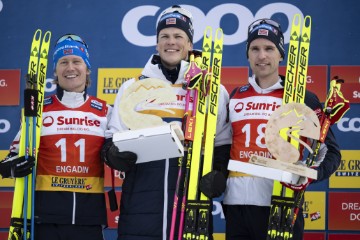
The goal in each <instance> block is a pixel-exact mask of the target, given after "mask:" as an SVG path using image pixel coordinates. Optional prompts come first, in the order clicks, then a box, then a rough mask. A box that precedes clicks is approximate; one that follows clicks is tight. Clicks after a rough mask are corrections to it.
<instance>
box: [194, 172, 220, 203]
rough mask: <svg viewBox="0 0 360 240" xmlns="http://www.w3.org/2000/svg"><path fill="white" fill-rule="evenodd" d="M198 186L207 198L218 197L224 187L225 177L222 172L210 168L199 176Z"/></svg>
mask: <svg viewBox="0 0 360 240" xmlns="http://www.w3.org/2000/svg"><path fill="white" fill-rule="evenodd" d="M199 188H200V191H201V192H202V193H203V194H205V196H207V197H208V198H215V197H220V196H221V194H222V193H223V192H224V191H225V188H226V178H225V176H224V174H223V173H222V172H220V171H217V170H212V171H211V172H209V173H207V174H205V175H204V176H203V177H202V178H201V180H200V185H199Z"/></svg>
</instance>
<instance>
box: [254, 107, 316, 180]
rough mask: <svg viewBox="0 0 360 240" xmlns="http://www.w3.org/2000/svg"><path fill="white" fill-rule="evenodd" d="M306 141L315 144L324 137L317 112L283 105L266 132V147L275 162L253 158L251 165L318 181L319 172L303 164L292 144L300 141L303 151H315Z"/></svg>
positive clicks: (274, 113)
mask: <svg viewBox="0 0 360 240" xmlns="http://www.w3.org/2000/svg"><path fill="white" fill-rule="evenodd" d="M281 131H285V132H284V134H280V133H281ZM282 136H286V139H284V138H283V137H282ZM304 137H305V138H311V139H314V140H318V139H319V137H320V122H319V119H318V117H317V116H316V114H315V112H314V111H313V110H312V109H310V108H309V107H307V106H306V105H305V104H300V103H288V104H285V105H282V106H280V107H279V108H278V109H276V110H275V111H274V112H273V114H272V115H271V116H270V118H269V121H268V123H267V125H266V130H265V143H266V146H267V148H268V150H269V152H270V153H271V154H272V155H273V157H274V159H272V158H266V157H262V156H256V155H252V156H251V157H250V160H249V162H250V163H254V164H258V165H261V166H265V167H271V168H275V169H280V170H284V171H287V172H290V173H294V174H297V175H300V176H305V177H310V178H312V179H317V172H316V170H314V169H311V168H308V167H306V166H304V165H303V164H301V161H299V160H300V159H299V158H300V152H299V149H297V148H296V147H294V146H293V145H292V144H291V141H297V142H299V143H300V145H301V146H302V147H300V149H302V148H306V149H307V150H308V151H309V152H310V153H312V152H313V150H312V149H311V147H310V146H309V145H308V144H307V143H306V142H304V141H303V140H302V139H303V138H304Z"/></svg>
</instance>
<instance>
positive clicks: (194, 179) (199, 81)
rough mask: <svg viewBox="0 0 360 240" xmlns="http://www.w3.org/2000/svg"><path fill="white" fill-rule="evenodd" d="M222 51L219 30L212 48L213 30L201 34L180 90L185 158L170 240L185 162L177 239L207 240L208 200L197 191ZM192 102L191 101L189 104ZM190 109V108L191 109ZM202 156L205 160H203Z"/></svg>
mask: <svg viewBox="0 0 360 240" xmlns="http://www.w3.org/2000/svg"><path fill="white" fill-rule="evenodd" d="M222 51H223V32H222V29H220V28H218V29H217V30H216V34H215V39H214V47H213V40H212V28H211V27H207V28H206V29H205V31H204V40H203V46H202V54H201V57H200V56H197V57H195V56H194V53H192V54H191V55H190V66H189V69H188V71H187V72H186V74H185V83H184V85H183V88H184V89H186V90H187V94H186V98H185V99H186V100H185V114H184V118H183V131H184V138H185V142H184V145H185V146H186V147H187V149H188V151H187V155H186V157H185V158H184V159H183V160H182V159H179V175H178V181H177V185H176V191H175V197H174V208H173V215H172V224H171V230H170V239H171V240H172V239H174V234H175V222H176V213H177V206H178V205H179V204H178V200H179V198H178V196H179V186H180V182H181V179H182V176H181V175H182V165H183V164H184V161H185V159H186V168H185V173H184V180H183V183H184V189H183V197H182V202H181V212H180V220H179V229H178V240H180V239H204V240H205V239H209V234H210V233H209V218H210V214H211V209H210V207H211V201H212V200H211V199H209V198H207V197H206V196H205V195H204V194H202V193H200V191H199V181H200V179H201V177H202V176H203V175H205V174H207V173H208V172H210V171H211V170H212V161H213V148H214V139H215V134H216V121H217V112H218V99H219V96H218V95H219V93H220V75H221V65H222ZM191 98H192V101H191V100H190V99H191ZM190 105H192V107H190ZM202 153H204V154H202ZM202 155H204V156H202Z"/></svg>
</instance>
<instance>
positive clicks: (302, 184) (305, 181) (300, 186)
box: [281, 176, 314, 191]
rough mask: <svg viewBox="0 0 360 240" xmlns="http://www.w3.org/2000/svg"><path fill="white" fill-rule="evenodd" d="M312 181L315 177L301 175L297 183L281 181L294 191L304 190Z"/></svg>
mask: <svg viewBox="0 0 360 240" xmlns="http://www.w3.org/2000/svg"><path fill="white" fill-rule="evenodd" d="M312 181H314V179H312V178H308V177H303V176H301V177H300V178H299V180H298V182H297V183H296V184H291V183H285V182H281V184H282V185H283V186H285V187H287V188H290V189H292V190H294V191H303V190H305V189H306V188H307V186H309V184H310V183H311V182H312Z"/></svg>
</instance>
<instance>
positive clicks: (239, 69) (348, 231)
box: [0, 0, 360, 240]
mask: <svg viewBox="0 0 360 240" xmlns="http://www.w3.org/2000/svg"><path fill="white" fill-rule="evenodd" d="M172 4H180V5H183V6H184V7H186V8H187V9H189V10H190V11H191V12H192V13H193V15H194V19H195V21H194V27H195V37H194V47H195V48H197V49H200V47H201V42H202V35H203V30H204V29H205V26H207V25H211V26H212V27H213V28H216V27H219V26H220V27H222V28H223V30H224V34H225V37H224V39H225V40H224V55H223V63H224V64H223V71H222V82H223V83H224V84H225V86H226V88H227V90H228V91H229V92H230V91H231V90H232V89H233V88H234V87H235V86H237V85H239V84H244V83H246V82H247V78H248V76H249V75H250V74H251V72H250V69H249V67H248V61H247V59H246V55H245V47H246V43H245V40H246V37H247V32H246V31H247V26H248V25H249V24H250V23H251V22H252V21H254V20H255V19H258V18H263V17H268V18H269V17H271V18H274V19H276V20H278V21H279V22H280V24H281V25H282V29H283V31H284V33H285V44H286V47H287V46H288V42H289V28H290V26H289V23H290V22H291V19H292V16H293V15H294V14H295V13H300V14H302V15H303V16H305V15H310V16H311V17H312V36H311V37H312V38H311V46H310V59H309V65H310V66H309V70H308V76H307V83H308V88H309V89H310V90H312V91H314V92H315V93H316V94H317V95H318V96H319V98H320V100H321V101H322V102H324V101H325V98H326V93H327V89H328V85H329V81H330V79H331V78H332V77H333V76H335V75H338V76H340V77H341V78H344V79H345V81H346V82H345V84H343V86H342V91H343V92H344V95H345V96H346V98H347V99H349V100H350V102H351V110H350V111H349V112H348V113H346V115H345V116H344V118H343V119H342V120H341V121H340V122H339V123H337V124H335V125H334V126H333V127H332V129H333V131H334V132H335V134H336V137H337V139H338V142H339V144H340V146H341V149H342V162H341V165H340V167H339V169H338V171H337V172H336V173H335V174H334V175H333V176H332V177H331V178H330V180H327V181H323V182H320V183H317V184H314V185H311V186H310V188H309V190H308V191H307V193H306V201H305V203H304V206H303V207H304V216H305V223H306V225H305V230H306V236H305V239H324V240H325V239H329V240H336V239H342V240H344V239H349V240H350V239H351V240H355V239H357V240H358V239H360V202H359V199H360V195H359V194H360V190H359V187H360V185H359V182H360V181H359V175H360V174H359V172H360V149H359V143H358V137H359V132H360V116H359V112H360V105H359V102H360V63H359V62H358V61H357V60H358V59H359V57H360V45H359V44H358V42H359V40H360V31H359V30H358V25H357V24H358V23H359V22H360V15H359V14H358V9H359V8H360V2H358V1H357V0H343V1H339V0H334V1H327V0H318V1H312V0H302V1H290V0H287V1H286V0H284V1H268V0H258V1H223V0H207V1H204V0H200V1H196V2H194V1H191V0H183V1H179V2H177V1H172V0H170V1H166V2H165V1H160V0H158V1H145V0H135V1H110V0H103V1H95V0H87V1H74V0H63V1H46V0H38V1H21V2H19V1H6V0H0V32H1V34H0V112H1V114H0V139H1V140H0V158H1V159H3V158H4V157H5V156H6V154H7V152H8V148H9V145H10V143H11V141H12V139H13V138H14V137H15V135H16V133H17V132H18V130H19V124H20V120H19V119H20V109H21V107H22V105H23V103H22V102H23V90H24V86H25V84H24V75H25V73H26V71H27V64H28V57H29V53H30V43H31V40H32V37H33V33H34V31H35V30H36V29H37V28H41V29H42V30H43V31H46V30H50V31H52V34H53V35H52V36H53V37H52V39H51V46H53V45H54V43H55V41H56V39H57V38H58V37H59V36H60V35H62V34H65V33H76V34H79V35H80V36H82V37H83V38H84V39H85V41H86V42H87V44H88V45H89V51H90V61H91V64H92V73H91V78H92V86H91V88H90V89H89V93H90V94H92V95H96V96H98V97H100V98H102V99H104V100H106V101H108V102H109V103H110V104H112V103H113V101H114V98H115V94H116V92H117V90H118V88H119V87H120V86H121V84H122V83H123V82H124V81H126V80H128V79H129V78H132V77H134V76H138V75H139V74H140V72H141V68H142V67H143V66H144V64H145V63H146V62H147V60H148V58H149V56H150V55H151V54H152V53H154V52H155V51H156V50H155V43H156V36H155V23H156V21H157V19H158V17H159V14H160V12H161V11H162V10H164V9H165V8H166V7H168V6H170V5H172ZM319 6H324V7H319ZM325 6H326V7H325ZM50 53H52V47H51V52H50ZM285 63H286V61H284V62H283V63H282V67H281V70H280V71H281V72H282V73H284V71H285V67H284V64H285ZM52 77H53V69H52V59H51V58H50V63H49V68H48V73H47V85H46V95H49V94H52V93H54V90H55V86H54V85H52V83H51V82H52ZM109 173H110V171H109V169H108V168H106V175H107V178H106V181H105V184H106V187H107V189H110V186H111V181H110V179H109V175H110V174H109ZM115 175H116V176H117V178H116V190H117V194H118V199H120V197H121V183H122V182H121V180H120V178H119V173H118V172H115ZM13 183H14V181H13V180H0V216H1V218H0V240H1V239H5V238H6V235H7V231H8V229H7V228H8V225H9V219H10V213H11V202H12V195H13V194H12V193H13ZM154 184H156V183H154ZM145 201H146V200H145ZM220 201H221V198H219V199H215V200H214V209H213V215H214V223H215V226H214V227H215V229H214V230H215V232H216V234H215V239H218V240H219V239H225V238H224V230H225V227H224V215H223V212H222V209H221V206H220ZM108 213H109V215H108V216H109V217H108V219H109V228H108V229H107V230H105V237H106V239H115V237H116V230H115V229H116V225H117V220H118V212H110V211H109V212H108Z"/></svg>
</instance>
